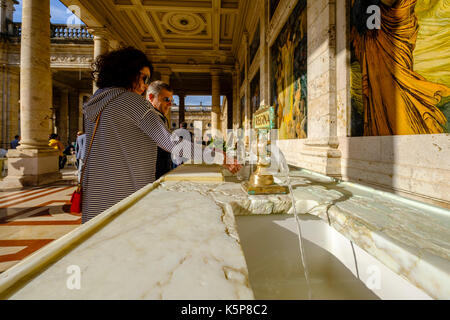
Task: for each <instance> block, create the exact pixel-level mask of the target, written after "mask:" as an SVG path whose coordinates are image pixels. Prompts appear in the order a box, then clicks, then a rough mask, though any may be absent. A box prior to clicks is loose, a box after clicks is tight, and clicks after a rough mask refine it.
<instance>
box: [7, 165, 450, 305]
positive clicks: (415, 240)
mask: <svg viewBox="0 0 450 320" xmlns="http://www.w3.org/2000/svg"><path fill="white" fill-rule="evenodd" d="M186 170H187V171H186ZM192 170H193V169H192V168H191V169H185V170H184V171H183V173H182V176H183V177H182V179H178V178H173V179H168V181H165V182H161V183H158V182H157V183H155V184H154V185H152V186H148V187H146V188H147V190H141V191H139V192H138V194H135V195H133V197H135V198H136V199H140V200H139V201H137V202H136V204H135V205H133V207H131V208H133V210H127V209H128V207H126V206H125V203H127V201H124V202H123V203H122V204H118V205H116V206H114V207H113V208H111V209H110V210H108V211H106V212H105V213H104V214H102V215H100V216H98V217H97V218H98V219H97V218H95V219H93V220H91V221H94V220H96V219H97V220H98V222H94V224H95V223H98V225H99V226H102V225H103V224H108V227H107V228H103V229H100V230H99V231H97V232H95V234H94V235H93V236H92V237H90V238H88V239H87V240H86V241H83V242H82V243H81V244H80V245H79V246H77V247H76V248H75V249H73V250H72V251H71V252H69V254H67V255H64V256H63V257H62V258H60V259H59V260H57V262H55V263H54V264H53V265H52V266H51V267H50V268H49V269H46V270H45V271H44V272H43V273H41V274H40V275H39V276H38V277H36V278H34V279H33V280H31V282H29V283H28V284H27V285H26V286H25V287H24V288H22V289H21V290H19V291H16V292H15V293H14V294H13V295H12V296H11V298H17V299H20V298H32V297H39V298H45V297H46V296H47V295H48V297H49V298H51V297H57V298H68V299H77V298H82V299H90V298H100V299H108V298H129V299H139V298H144V299H145V298H148V299H158V298H159V299H186V298H189V299H252V298H253V293H252V291H251V289H250V287H249V284H248V274H247V273H248V271H247V268H246V263H245V259H244V256H243V253H242V249H241V247H240V245H239V238H238V234H237V232H236V230H235V222H234V215H250V214H281V213H286V212H290V213H292V208H291V200H290V196H289V195H270V196H253V195H248V194H247V193H246V192H244V191H243V190H242V187H241V184H240V182H239V181H237V180H236V179H235V178H234V177H227V178H226V179H225V182H219V181H217V176H216V175H215V174H214V173H212V172H209V171H210V169H207V170H206V169H203V171H204V172H203V173H199V174H200V175H202V174H206V176H209V177H210V178H211V179H209V181H207V180H208V179H206V180H204V181H200V180H198V179H193V180H195V181H184V180H185V175H186V172H188V171H192ZM205 170H206V171H205ZM213 171H214V170H213ZM192 174H193V173H192V172H191V173H189V175H190V176H191V177H192ZM290 176H291V181H292V184H293V188H294V196H295V200H296V207H297V211H298V213H309V214H312V215H316V216H318V217H320V218H322V219H323V220H325V221H327V222H328V223H329V224H330V225H331V226H332V227H333V228H335V229H336V230H337V231H339V232H340V233H341V234H343V235H344V236H345V237H347V238H348V239H349V240H351V241H353V242H354V243H355V244H357V245H358V246H359V247H361V248H362V249H364V250H365V251H366V252H368V253H370V254H371V255H372V256H374V257H376V258H377V259H378V260H379V261H381V262H382V263H383V264H385V265H386V266H387V267H389V268H390V269H391V270H393V271H394V272H396V273H397V274H399V275H401V276H402V277H403V278H405V279H406V280H408V281H409V282H411V283H412V284H414V285H415V286H416V287H418V288H420V289H422V290H423V291H424V292H426V293H427V294H428V295H430V296H431V297H433V298H438V299H449V298H450V212H449V211H448V210H446V209H441V208H437V207H433V206H430V205H426V204H421V203H419V202H416V201H412V200H408V199H405V198H402V197H398V196H395V195H392V194H389V193H385V192H381V191H376V190H373V189H371V188H366V187H362V186H360V185H356V184H352V183H347V182H338V181H335V180H333V179H331V178H328V177H324V176H321V175H317V174H312V173H309V172H307V171H304V170H292V171H291V172H290ZM169 180H170V181H169ZM150 191H151V192H150ZM139 193H140V195H139ZM131 203H132V202H131ZM167 203H171V204H172V205H171V206H167ZM121 206H122V207H121ZM124 206H125V207H124ZM108 216H111V217H112V218H113V220H112V221H109V220H108V219H112V218H111V217H110V218H108ZM102 219H103V220H104V221H101V220H102ZM87 225H88V224H87ZM83 228H86V225H83V226H82V227H80V228H79V229H81V230H79V229H76V230H74V232H75V233H82V232H83ZM86 232H87V231H86ZM68 237H72V238H73V237H74V235H70V234H69V235H68ZM60 240H61V239H60ZM60 240H57V241H54V242H53V243H51V244H49V245H48V246H46V247H44V248H43V250H40V251H38V252H37V253H36V254H35V255H36V257H33V256H35V255H33V256H32V257H31V259H30V260H27V259H25V260H24V261H23V262H21V263H20V264H18V265H17V268H16V267H13V268H12V269H10V270H12V272H10V273H8V271H7V272H5V273H4V274H2V275H0V293H1V292H2V288H4V287H5V286H4V284H5V283H6V282H8V281H10V282H11V281H13V280H14V279H16V278H17V279H19V278H20V277H19V275H20V272H21V268H22V269H23V272H25V273H26V272H28V273H30V272H31V271H33V269H32V268H31V269H30V267H29V266H30V263H31V264H33V263H37V262H33V261H32V259H35V260H36V259H38V258H39V255H44V256H45V254H46V253H45V251H48V252H49V251H51V250H53V251H54V250H55V249H54V248H52V246H58V245H59V250H60V251H61V250H62V251H63V249H64V246H62V243H63V242H64V240H61V241H60ZM58 241H59V242H58ZM61 248H62V249H61ZM217 248H220V250H217ZM64 250H67V249H64ZM98 252H102V253H104V254H102V255H99V254H98ZM26 260H27V261H26ZM70 265H77V266H79V267H80V269H81V274H82V282H81V290H67V288H66V285H65V281H66V279H67V277H68V275H67V273H66V270H67V267H68V266H70ZM105 266H107V267H105ZM27 268H28V271H27ZM36 268H37V267H36ZM36 268H35V269H36ZM130 271H131V273H132V274H134V275H136V274H139V275H142V274H143V275H145V276H138V277H129V278H130V279H129V281H128V282H127V281H123V278H124V277H127V275H128V274H130ZM5 276H6V277H8V276H10V279H9V280H8V279H5ZM127 280H128V278H127ZM44 283H45V285H44ZM49 283H52V285H49ZM122 283H123V284H122ZM2 286H3V287H2ZM52 286H53V287H52ZM54 286H58V288H56V289H55V287H54ZM117 287H120V288H121V289H120V291H118V290H117V289H114V288H117ZM42 288H49V289H48V291H47V289H45V290H46V296H45V297H43V296H42V290H43V289H42ZM186 288H189V289H186ZM0 296H1V294H0Z"/></svg>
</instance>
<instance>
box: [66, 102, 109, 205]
mask: <svg viewBox="0 0 450 320" xmlns="http://www.w3.org/2000/svg"><path fill="white" fill-rule="evenodd" d="M101 114H102V112H101V111H100V113H99V114H98V116H97V120H96V122H95V128H94V133H93V134H92V138H91V142H90V143H89V149H88V152H87V154H86V157H85V159H86V161H85V162H84V164H83V168H82V169H81V176H80V182H79V183H78V185H77V188H76V189H75V191H74V192H73V193H72V197H71V198H70V212H71V213H81V204H82V203H83V188H82V186H81V183H82V182H83V175H84V170H85V169H86V166H87V161H88V157H89V153H90V152H91V148H92V143H93V142H94V137H95V133H96V132H97V128H98V124H99V122H100V115H101Z"/></svg>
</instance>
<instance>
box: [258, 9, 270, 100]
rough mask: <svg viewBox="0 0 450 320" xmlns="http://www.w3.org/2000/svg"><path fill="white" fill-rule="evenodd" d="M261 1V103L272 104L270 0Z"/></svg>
mask: <svg viewBox="0 0 450 320" xmlns="http://www.w3.org/2000/svg"><path fill="white" fill-rule="evenodd" d="M260 1H261V10H260V19H259V25H260V43H259V61H260V65H259V95H260V98H259V101H260V105H270V82H269V77H270V67H269V46H268V44H267V29H268V25H269V2H268V1H265V0H260Z"/></svg>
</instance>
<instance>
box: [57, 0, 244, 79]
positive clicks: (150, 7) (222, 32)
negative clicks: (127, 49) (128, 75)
mask: <svg viewBox="0 0 450 320" xmlns="http://www.w3.org/2000/svg"><path fill="white" fill-rule="evenodd" d="M248 1H250V0H190V1H179V0H165V1H164V0H95V1H93V0H62V2H63V3H64V4H65V5H66V6H68V7H69V6H72V5H75V6H78V7H79V8H80V9H79V14H80V18H81V19H82V20H83V22H84V23H85V24H86V25H88V26H89V27H105V28H106V29H107V30H108V32H109V33H110V34H111V36H112V37H114V38H116V40H119V41H120V42H122V43H123V44H127V45H133V46H136V47H138V48H140V49H141V50H144V51H145V52H146V53H147V54H149V55H150V56H151V58H152V61H153V62H155V63H156V64H165V63H167V64H169V63H170V64H175V65H176V64H179V65H180V66H184V67H185V68H187V69H189V66H191V69H192V70H193V71H195V68H197V67H199V66H202V65H211V64H212V65H222V66H230V67H232V66H233V64H234V61H235V59H234V54H233V47H236V45H235V43H233V41H234V42H236V41H240V33H241V32H242V30H240V29H241V27H240V26H241V25H242V20H243V19H242V17H243V16H244V15H243V14H242V11H243V10H244V9H243V8H244V7H243V5H246V2H248ZM70 8H71V9H72V8H73V7H70ZM233 45H234V46H233Z"/></svg>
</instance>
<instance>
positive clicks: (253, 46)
mask: <svg viewBox="0 0 450 320" xmlns="http://www.w3.org/2000/svg"><path fill="white" fill-rule="evenodd" d="M259 43H260V33H259V21H258V24H257V27H256V30H255V33H254V34H253V38H252V42H251V43H250V46H249V54H250V65H251V64H252V62H253V59H255V55H256V53H257V52H258V49H259Z"/></svg>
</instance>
